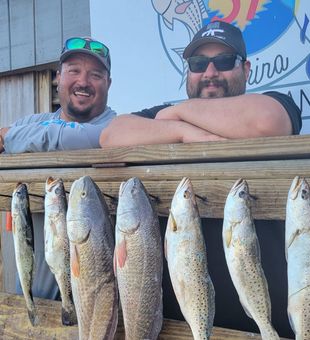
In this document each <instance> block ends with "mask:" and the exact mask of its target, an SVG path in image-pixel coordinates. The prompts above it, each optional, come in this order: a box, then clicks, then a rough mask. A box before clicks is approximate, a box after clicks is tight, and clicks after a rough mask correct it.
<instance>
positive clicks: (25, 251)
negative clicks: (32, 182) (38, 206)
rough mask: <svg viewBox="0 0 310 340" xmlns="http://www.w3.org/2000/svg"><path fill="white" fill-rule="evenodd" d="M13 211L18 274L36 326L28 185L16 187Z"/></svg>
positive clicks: (31, 224)
mask: <svg viewBox="0 0 310 340" xmlns="http://www.w3.org/2000/svg"><path fill="white" fill-rule="evenodd" d="M11 211H12V232H13V241H14V249H15V259H16V267H17V272H18V276H19V280H20V284H21V287H22V291H23V294H24V298H25V300H26V305H27V309H28V316H29V320H30V322H31V324H32V325H33V326H35V325H37V324H38V316H37V311H36V307H35V304H34V301H33V296H32V290H31V289H32V282H33V276H34V235H33V223H32V216H31V212H30V207H29V196H28V190H27V186H26V184H23V183H18V184H17V185H16V188H15V190H14V192H13V195H12V207H11Z"/></svg>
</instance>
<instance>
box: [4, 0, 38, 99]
mask: <svg viewBox="0 0 310 340" xmlns="http://www.w3.org/2000/svg"><path fill="white" fill-rule="evenodd" d="M9 4H10V30H11V52H12V53H11V60H12V65H11V67H12V69H13V70H14V69H19V68H23V67H30V66H33V65H35V64H36V61H35V53H34V50H35V41H34V21H35V18H34V12H33V0H23V1H20V0H10V2H9ZM12 98H14V97H12Z"/></svg>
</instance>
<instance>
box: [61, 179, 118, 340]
mask: <svg viewBox="0 0 310 340" xmlns="http://www.w3.org/2000/svg"><path fill="white" fill-rule="evenodd" d="M67 230H68V236H69V241H70V264H71V284H72V293H73V300H74V304H75V308H76V313H77V317H78V326H79V339H80V340H86V339H89V340H91V339H92V340H95V339H105V340H110V339H113V338H114V334H115V331H116V326H117V320H118V294H117V284H116V279H115V276H114V272H113V251H114V240H113V230H112V225H111V220H110V215H109V211H108V207H107V205H106V203H105V200H104V198H103V196H102V193H101V191H100V189H99V188H98V186H97V185H96V184H95V182H94V181H93V180H92V179H91V178H90V177H89V176H84V177H81V178H80V179H78V180H76V181H74V182H73V184H72V186H71V190H70V196H69V202H68V211H67Z"/></svg>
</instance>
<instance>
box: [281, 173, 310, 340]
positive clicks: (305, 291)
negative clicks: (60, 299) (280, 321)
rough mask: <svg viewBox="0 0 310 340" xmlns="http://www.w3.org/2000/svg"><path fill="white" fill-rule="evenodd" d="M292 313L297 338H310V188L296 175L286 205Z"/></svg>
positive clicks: (286, 237) (288, 269)
mask: <svg viewBox="0 0 310 340" xmlns="http://www.w3.org/2000/svg"><path fill="white" fill-rule="evenodd" d="M285 252H286V259H287V277H288V308H287V310H288V316H289V321H290V324H291V327H292V329H293V331H294V333H295V335H296V339H297V340H309V339H310V262H309V258H310V187H309V183H308V182H307V180H306V179H305V178H301V177H299V176H296V177H295V178H294V180H293V181H292V183H291V187H290V190H289V193H288V197H287V204H286V221H285Z"/></svg>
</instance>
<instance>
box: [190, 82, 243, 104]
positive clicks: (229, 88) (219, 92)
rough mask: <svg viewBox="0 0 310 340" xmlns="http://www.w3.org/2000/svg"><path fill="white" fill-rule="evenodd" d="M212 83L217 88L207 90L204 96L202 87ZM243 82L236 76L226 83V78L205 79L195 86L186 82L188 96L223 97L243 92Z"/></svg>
mask: <svg viewBox="0 0 310 340" xmlns="http://www.w3.org/2000/svg"><path fill="white" fill-rule="evenodd" d="M210 84H213V85H214V86H216V87H217V89H216V90H215V91H214V92H212V91H210V92H208V93H207V95H206V96H205V95H204V94H203V89H204V88H206V87H208V86H209V85H210ZM245 85H246V84H245V82H244V80H243V79H241V78H237V79H235V80H234V81H231V82H230V84H228V81H227V80H226V79H205V80H202V81H200V82H199V83H198V85H197V86H196V87H193V86H191V84H190V83H189V81H188V80H187V83H186V90H187V95H188V98H206V99H207V98H223V97H234V96H238V95H241V94H244V93H245Z"/></svg>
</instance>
